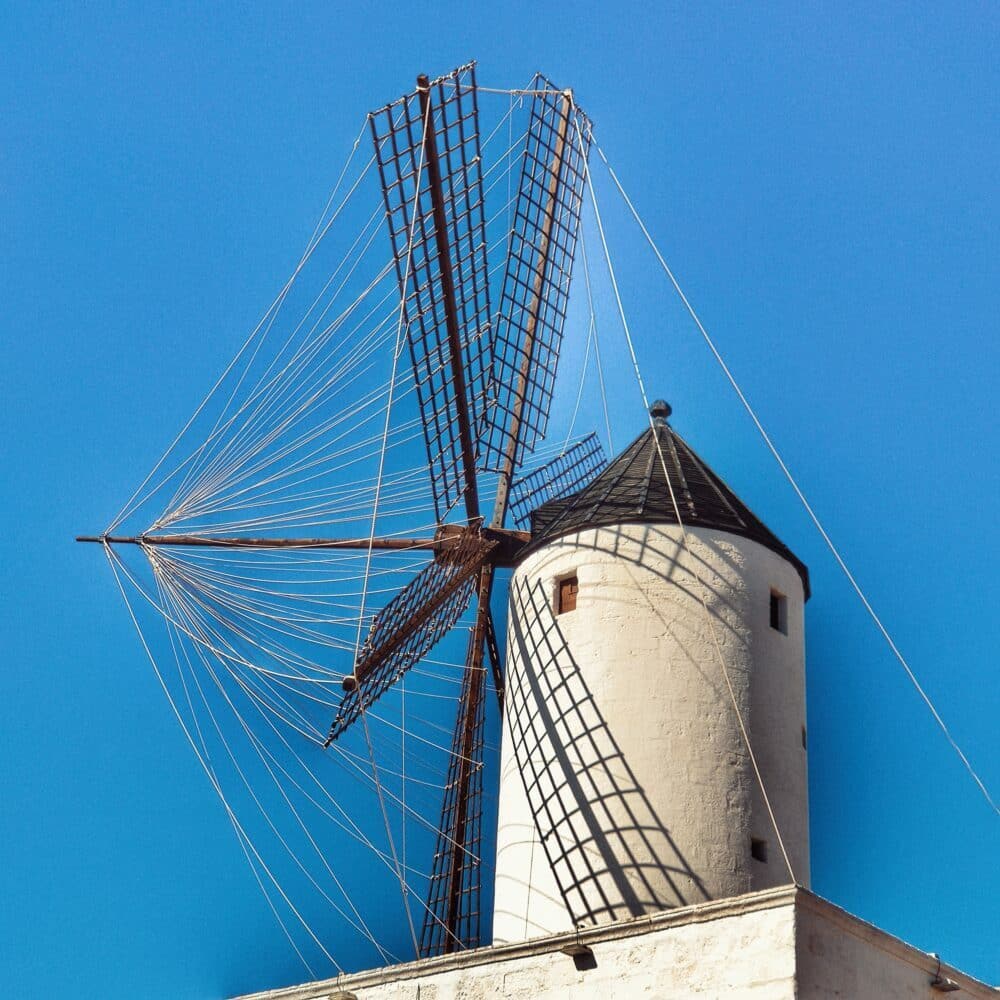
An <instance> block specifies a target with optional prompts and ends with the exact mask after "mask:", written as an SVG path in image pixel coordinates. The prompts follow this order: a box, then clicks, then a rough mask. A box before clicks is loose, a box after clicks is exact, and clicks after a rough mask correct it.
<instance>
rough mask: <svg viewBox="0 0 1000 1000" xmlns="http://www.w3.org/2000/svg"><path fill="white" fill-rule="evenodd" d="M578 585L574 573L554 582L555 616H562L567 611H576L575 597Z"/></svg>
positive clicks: (578, 588)
mask: <svg viewBox="0 0 1000 1000" xmlns="http://www.w3.org/2000/svg"><path fill="white" fill-rule="evenodd" d="M579 590H580V583H579V581H578V580H577V578H576V574H575V573H574V574H573V575H572V576H564V577H563V578H562V579H561V580H557V581H556V614H557V615H564V614H566V612H567V611H576V595H577V593H578V592H579Z"/></svg>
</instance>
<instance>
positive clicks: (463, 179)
mask: <svg viewBox="0 0 1000 1000" xmlns="http://www.w3.org/2000/svg"><path fill="white" fill-rule="evenodd" d="M475 85H476V81H475V69H474V67H473V66H472V65H468V66H464V67H461V68H459V69H457V70H455V71H454V72H453V73H450V74H448V75H447V76H443V77H440V78H439V79H437V80H435V81H433V82H432V83H431V84H430V90H429V106H430V109H431V110H430V112H429V113H425V112H424V110H423V108H422V105H421V101H420V97H419V94H417V95H410V96H408V97H404V98H402V99H400V100H399V101H396V102H395V103H394V104H390V105H388V106H387V107H385V108H383V109H381V110H380V111H376V112H373V113H372V114H371V115H369V122H370V124H371V131H372V137H373V139H374V142H375V155H376V158H377V161H378V167H379V172H380V175H381V180H382V192H383V198H384V203H385V213H386V219H387V222H388V228H389V234H390V237H391V241H392V251H393V257H394V260H395V266H396V275H397V279H398V281H399V287H400V295H401V297H402V299H403V308H404V322H405V323H406V328H407V339H408V343H409V348H410V355H411V360H412V362H413V370H414V375H415V378H416V386H417V395H418V399H419V403H420V410H421V414H422V416H423V424H424V438H425V442H426V445H427V456H428V460H429V463H430V471H431V479H432V483H433V488H434V498H435V503H436V505H437V515H438V520H439V521H442V520H444V518H445V516H446V515H447V514H448V512H449V511H450V510H451V508H452V507H453V506H454V505H455V503H456V502H457V500H458V499H459V497H460V496H461V495H462V492H463V487H464V483H465V479H464V474H463V468H462V449H461V442H460V439H459V431H458V427H459V423H458V418H457V402H456V391H457V390H456V388H455V385H454V382H453V380H452V374H451V367H450V349H449V345H448V332H447V321H446V313H445V301H446V296H448V295H451V294H453V295H454V301H455V308H456V314H457V319H458V328H459V334H460V340H461V349H462V359H461V361H462V365H461V367H462V370H463V373H464V379H465V383H466V385H465V393H466V396H467V399H466V405H467V407H468V410H469V414H470V423H471V426H472V427H473V428H474V429H475V428H479V427H481V426H482V423H483V421H484V420H485V405H484V404H485V399H486V388H487V384H488V381H489V373H490V368H491V356H492V351H491V340H492V338H491V333H490V318H491V308H490V297H489V283H488V278H489V273H488V267H487V259H486V215H485V207H484V206H485V198H484V194H483V182H482V168H481V163H482V157H481V151H480V136H479V108H478V101H477V96H476V89H475ZM425 125H426V129H427V131H428V132H430V131H431V130H433V134H434V144H435V148H436V152H437V161H438V163H439V165H440V175H441V189H442V191H443V194H444V197H445V200H446V203H447V205H448V213H447V218H446V230H447V232H446V236H447V245H448V253H447V260H446V261H442V260H441V259H439V251H438V244H437V241H436V237H435V224H434V217H433V216H434V209H433V205H432V200H431V194H430V181H429V172H428V162H427V159H428V158H427V155H426V148H425V145H426V144H425ZM418 185H419V191H418ZM411 233H412V242H411ZM446 269H447V271H448V272H449V273H450V278H451V281H450V284H451V286H452V288H449V287H448V283H447V279H446V278H445V276H444V275H445V270H446Z"/></svg>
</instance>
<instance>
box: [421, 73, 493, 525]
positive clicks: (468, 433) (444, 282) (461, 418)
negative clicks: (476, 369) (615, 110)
mask: <svg viewBox="0 0 1000 1000" xmlns="http://www.w3.org/2000/svg"><path fill="white" fill-rule="evenodd" d="M417 94H418V95H419V97H420V113H421V115H422V117H423V120H424V123H425V125H424V159H425V160H426V162H427V182H428V186H429V188H430V194H431V207H432V208H433V212H434V242H435V243H436V245H437V259H438V269H439V271H440V273H441V295H442V298H443V300H444V301H443V305H444V318H445V326H446V328H447V331H448V354H449V361H450V367H451V381H452V388H453V390H454V393H455V413H456V416H457V417H458V439H459V443H460V445H461V448H462V467H463V470H464V472H465V488H464V490H463V493H464V495H465V512H466V515H467V516H468V519H469V523H470V524H471V523H472V522H473V521H474V520H475V519H476V518H478V517H479V487H478V486H477V485H476V453H475V449H474V448H473V444H472V423H471V421H470V419H469V394H468V387H467V384H466V381H465V358H464V356H463V352H462V332H461V330H460V328H459V321H458V306H457V305H456V302H455V279H454V276H453V275H452V270H451V248H450V246H449V241H448V216H447V213H446V210H445V198H444V190H443V188H442V186H441V164H440V162H439V161H438V151H437V140H436V138H435V134H434V114H433V112H432V111H431V110H430V105H431V85H430V81H429V80H428V79H427V76H426V75H425V74H423V73H421V74H420V76H418V77H417Z"/></svg>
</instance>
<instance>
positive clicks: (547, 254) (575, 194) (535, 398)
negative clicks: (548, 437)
mask: <svg viewBox="0 0 1000 1000" xmlns="http://www.w3.org/2000/svg"><path fill="white" fill-rule="evenodd" d="M533 89H534V90H535V96H534V98H533V101H532V105H531V117H530V123H529V126H528V133H527V140H526V144H525V148H524V157H523V161H522V167H521V176H520V180H519V183H518V191H517V202H516V206H515V209H514V225H513V229H512V232H511V234H510V248H509V252H508V254H507V264H506V268H505V271H504V279H503V291H502V294H501V299H500V307H499V311H498V320H497V331H496V338H495V341H494V348H493V370H492V372H491V378H490V406H491V411H492V416H491V420H490V423H489V434H488V436H487V439H486V449H485V452H484V455H483V458H482V463H483V466H484V468H487V469H491V470H495V471H501V472H502V471H503V470H504V469H505V468H507V467H511V466H514V467H516V466H517V465H518V464H519V463H520V461H521V458H522V456H523V455H524V454H525V452H527V451H530V450H531V449H532V448H534V446H535V445H536V444H537V443H538V442H539V441H540V440H541V439H542V438H544V436H545V431H546V427H547V425H548V411H549V404H550V403H551V400H552V391H553V386H554V384H555V378H556V370H557V367H558V364H559V348H560V346H561V344H562V333H563V324H564V322H565V319H566V305H567V302H568V300H569V288H570V278H571V276H572V271H573V256H574V252H575V250H576V240H577V233H578V229H579V225H580V211H581V208H582V205H583V185H584V180H585V167H586V160H587V154H588V152H589V147H590V134H591V125H590V122H589V120H588V119H587V117H586V116H585V115H584V114H583V113H582V112H581V111H580V110H579V109H578V108H577V107H576V106H575V104H574V103H573V100H572V98H571V96H570V95H569V94H568V93H566V92H562V91H559V90H557V89H556V88H555V87H554V86H553V85H552V84H550V83H549V82H548V81H546V80H545V79H544V77H541V76H539V77H537V78H536V80H535V82H534V85H533ZM554 164H555V165H556V166H557V169H556V170H555V171H554V170H553V165H554Z"/></svg>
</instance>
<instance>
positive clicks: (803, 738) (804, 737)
mask: <svg viewBox="0 0 1000 1000" xmlns="http://www.w3.org/2000/svg"><path fill="white" fill-rule="evenodd" d="M802 749H803V750H807V749H808V747H807V746H806V727H805V726H803V727H802Z"/></svg>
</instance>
